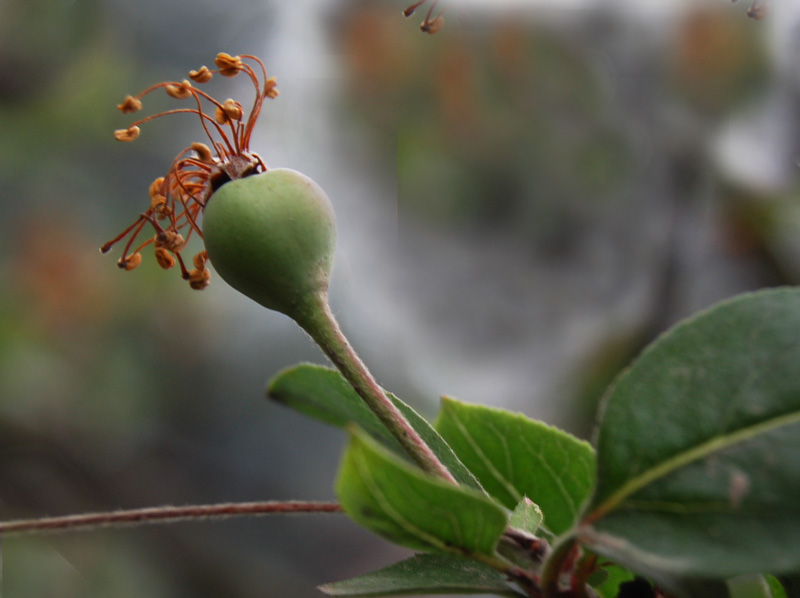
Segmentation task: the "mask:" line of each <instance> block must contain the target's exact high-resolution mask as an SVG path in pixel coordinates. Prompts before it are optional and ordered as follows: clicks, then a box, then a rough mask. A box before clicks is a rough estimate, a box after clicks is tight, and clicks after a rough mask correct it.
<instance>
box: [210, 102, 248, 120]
mask: <svg viewBox="0 0 800 598" xmlns="http://www.w3.org/2000/svg"><path fill="white" fill-rule="evenodd" d="M242 114H243V112H242V105H241V104H240V103H239V102H235V101H233V100H231V99H228V100H225V102H224V103H223V104H222V106H219V107H218V108H217V109H216V111H215V112H214V120H216V121H217V122H218V123H219V124H221V125H226V124H228V123H229V122H231V121H232V120H234V121H235V120H242Z"/></svg>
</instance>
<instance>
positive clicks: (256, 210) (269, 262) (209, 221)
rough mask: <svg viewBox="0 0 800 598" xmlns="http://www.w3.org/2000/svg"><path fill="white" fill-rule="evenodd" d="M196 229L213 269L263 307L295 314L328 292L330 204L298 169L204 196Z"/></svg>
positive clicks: (246, 180) (271, 172) (276, 172)
mask: <svg viewBox="0 0 800 598" xmlns="http://www.w3.org/2000/svg"><path fill="white" fill-rule="evenodd" d="M202 229H203V239H204V241H205V246H206V251H207V252H208V257H209V259H210V260H211V263H212V264H213V266H214V269H215V270H216V271H217V273H218V274H219V275H220V276H221V277H222V278H223V279H224V280H225V282H227V283H228V284H229V285H231V286H232V287H233V288H235V289H237V290H238V291H240V292H241V293H243V294H244V295H247V296H248V297H250V298H251V299H253V300H254V301H256V302H258V303H260V304H261V305H263V306H264V307H266V308H268V309H273V310H275V311H279V312H281V313H284V314H286V315H287V316H289V317H291V318H293V319H297V318H298V316H299V314H300V313H301V312H302V311H303V310H304V309H306V304H307V303H308V302H309V301H310V300H311V298H313V297H315V296H316V295H318V294H319V293H325V292H326V291H327V289H328V280H329V277H330V271H331V266H332V263H333V250H334V245H335V242H336V224H335V219H334V215H333V208H332V206H331V203H330V201H329V200H328V196H327V195H325V192H324V191H323V190H322V189H321V188H320V186H319V185H317V184H316V183H315V182H314V181H312V180H311V179H310V178H308V177H307V176H305V175H304V174H301V173H299V172H297V171H295V170H290V169H286V168H274V169H271V170H268V171H266V172H264V173H261V174H257V175H253V176H249V177H246V178H243V179H237V180H234V181H231V182H229V183H225V184H224V185H222V187H220V188H219V189H218V190H217V191H216V192H214V193H213V194H212V195H211V197H209V199H208V201H207V203H206V207H205V210H204V213H203V225H202Z"/></svg>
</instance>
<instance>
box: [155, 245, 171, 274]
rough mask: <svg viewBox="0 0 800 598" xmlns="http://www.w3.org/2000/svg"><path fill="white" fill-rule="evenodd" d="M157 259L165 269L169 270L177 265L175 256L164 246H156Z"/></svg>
mask: <svg viewBox="0 0 800 598" xmlns="http://www.w3.org/2000/svg"><path fill="white" fill-rule="evenodd" d="M156 261H157V262H158V265H159V266H161V267H162V268H164V270H169V269H170V268H172V266H174V265H175V258H173V257H172V256H171V255H170V254H169V251H167V250H166V249H164V248H163V247H156Z"/></svg>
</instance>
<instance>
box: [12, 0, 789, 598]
mask: <svg viewBox="0 0 800 598" xmlns="http://www.w3.org/2000/svg"><path fill="white" fill-rule="evenodd" d="M573 4H574V6H573V5H570V7H568V8H566V7H564V5H562V6H561V7H560V8H559V3H554V2H545V1H541V2H540V1H538V0H536V1H535V0H529V1H527V2H520V3H518V6H517V7H516V8H512V7H505V6H504V5H503V3H500V2H483V3H481V2H471V3H463V5H460V4H459V3H458V2H455V3H454V6H453V8H452V9H451V10H450V11H449V12H448V14H447V19H446V21H447V22H446V26H445V28H444V29H443V30H442V31H441V32H440V33H439V34H437V35H435V36H426V35H423V34H421V33H419V31H418V30H417V24H418V21H419V20H420V18H421V17H420V15H415V16H414V17H412V19H410V20H406V19H403V18H402V15H401V14H400V11H401V10H402V8H404V3H403V2H402V0H399V1H398V0H387V1H383V2H380V1H357V0H352V1H350V0H294V1H293V2H280V1H279V0H261V1H256V0H242V1H238V2H227V3H218V2H217V3H212V2H208V1H205V0H202V1H193V2H190V1H189V0H176V1H174V2H170V3H163V2H156V1H155V0H143V1H141V2H137V3H132V2H123V1H122V0H3V1H2V2H0V290H1V291H2V292H0V517H2V519H12V518H20V517H34V516H42V515H59V514H67V513H76V512H85V511H93V510H108V509H117V508H134V507H143V506H153V505H160V504H176V505H180V504H193V503H204V502H216V501H252V500H268V499H291V498H297V499H309V500H331V499H333V492H332V490H331V486H332V482H333V479H334V477H335V473H336V468H337V461H338V457H339V455H340V452H341V448H342V446H343V441H344V438H343V435H342V434H341V433H340V432H339V431H336V430H330V429H328V428H325V427H324V426H322V425H320V424H317V423H315V422H309V421H306V420H304V419H302V418H301V417H299V416H297V415H295V414H293V413H291V412H288V411H286V410H283V409H281V408H279V407H277V406H274V405H270V404H268V403H267V402H266V401H265V400H264V398H263V390H264V386H265V383H266V381H267V380H268V378H269V377H270V376H272V375H273V374H274V373H275V372H277V371H279V370H280V369H281V368H283V367H286V366H289V365H292V364H294V363H296V362H298V361H303V360H310V361H315V362H323V358H322V355H321V354H320V353H319V351H318V350H316V348H315V347H313V346H312V345H311V343H310V341H309V340H308V339H307V338H305V337H304V336H303V335H302V334H301V333H300V332H299V330H297V329H296V328H295V327H294V325H293V324H292V323H291V322H290V321H288V320H286V319H285V318H284V317H283V316H280V315H278V314H274V313H267V312H265V311H264V310H263V309H261V308H259V307H258V306H256V305H253V304H251V302H249V301H248V300H247V299H245V298H244V297H242V296H240V295H238V294H237V293H236V292H235V291H233V290H232V289H230V288H227V287H226V286H225V285H224V284H223V283H222V282H221V281H220V280H219V278H218V277H214V279H213V281H212V286H211V287H210V288H209V289H207V290H205V291H203V292H202V293H197V292H194V291H191V290H190V289H189V288H188V285H186V284H185V283H184V282H182V281H181V280H179V277H178V276H177V275H176V274H174V273H172V272H169V273H164V272H163V271H161V270H160V269H159V268H158V267H157V266H156V265H155V262H154V260H152V259H149V257H148V256H145V260H144V263H143V265H142V266H141V267H140V268H139V269H137V270H136V271H134V272H131V273H127V272H122V271H119V270H118V269H117V268H116V265H115V262H116V259H117V257H118V254H119V249H117V250H115V251H114V252H112V253H111V254H110V255H105V256H104V255H101V254H100V253H99V252H98V250H97V248H98V247H99V246H100V245H101V244H102V243H103V242H105V241H107V240H108V239H110V238H112V237H114V236H115V235H116V234H117V233H118V232H119V231H120V230H122V229H123V228H124V227H125V226H127V225H128V224H129V223H130V222H131V221H132V220H133V219H134V218H135V217H136V216H137V215H138V213H139V212H140V211H141V210H143V209H144V206H145V205H146V203H147V201H148V199H147V188H148V186H149V184H150V182H151V181H152V180H153V179H154V178H155V177H156V176H159V175H162V174H163V173H164V171H165V170H166V168H167V167H168V165H169V163H170V161H171V160H172V158H173V157H174V156H175V154H177V153H178V152H179V151H180V150H181V149H182V148H184V147H185V146H187V145H188V144H189V143H191V142H192V141H195V140H202V138H201V136H200V131H199V130H198V127H197V126H196V122H194V121H193V120H191V119H189V118H185V119H182V118H179V117H176V118H175V119H171V120H162V121H157V122H155V123H150V124H148V125H146V126H145V127H143V131H142V135H141V137H140V138H139V139H138V140H137V141H136V142H135V143H132V144H120V143H117V142H115V141H114V139H113V137H112V131H113V130H114V129H118V128H123V127H126V126H127V124H128V123H129V122H130V121H129V120H127V118H126V117H125V116H123V115H121V114H120V113H119V112H118V111H117V110H116V109H115V106H116V104H117V103H119V102H120V101H121V100H122V98H123V97H124V96H125V95H127V94H129V93H136V92H137V91H139V90H140V89H143V88H145V87H147V86H149V85H150V84H152V83H155V82H158V81H161V80H165V79H177V80H181V79H183V78H185V77H186V75H187V73H188V71H189V70H191V69H196V68H198V67H199V66H201V65H202V64H211V63H212V62H213V58H214V56H215V55H216V53H217V52H219V51H226V52H230V53H232V54H238V53H252V54H257V55H259V56H260V57H261V58H262V59H263V60H264V62H265V64H266V65H267V69H268V70H269V72H270V74H271V75H275V76H276V77H277V78H278V83H279V86H278V87H279V89H280V90H281V96H280V97H279V98H278V99H277V100H276V101H274V102H270V103H269V104H268V105H267V107H266V111H265V113H264V114H263V116H262V119H261V121H260V126H259V128H258V129H257V133H256V135H255V138H254V140H253V144H252V146H253V149H254V150H255V151H257V152H258V153H260V155H261V156H262V157H263V158H264V159H265V160H266V162H267V163H268V164H269V165H272V166H287V167H292V168H296V169H298V170H301V171H303V172H305V173H306V174H308V175H309V176H311V177H312V178H314V179H316V180H317V181H318V182H319V183H320V184H321V185H322V187H323V188H325V189H326V191H327V192H328V194H329V196H330V197H331V199H332V201H333V203H334V206H335V209H336V211H337V216H338V220H339V231H340V242H339V248H338V253H337V263H336V270H335V274H334V281H333V288H332V295H333V303H334V308H335V311H336V312H337V314H338V316H339V317H340V319H341V321H342V324H343V327H344V328H345V329H346V331H347V332H348V334H349V335H350V336H351V340H352V341H353V343H354V344H355V345H356V347H357V349H358V350H359V351H360V352H361V353H362V357H363V358H364V359H365V361H366V362H367V363H368V364H369V365H370V366H371V367H372V368H373V369H374V372H375V374H376V376H377V378H378V379H379V381H380V382H381V383H382V384H384V385H385V386H386V387H387V388H390V389H392V390H393V391H395V392H396V393H397V394H399V395H400V396H402V397H404V398H405V399H406V400H408V401H409V402H411V403H412V404H414V405H415V406H416V407H417V408H419V409H420V410H421V411H422V412H424V413H426V414H428V415H431V416H433V415H434V414H435V411H436V401H437V397H438V396H439V395H441V394H450V395H454V396H458V397H459V398H462V399H465V400H471V401H476V402H484V403H489V404H493V405H498V406H504V407H507V408H510V409H514V410H520V411H523V412H525V413H527V414H528V415H530V416H533V417H538V418H541V419H545V420H547V421H549V422H551V423H555V424H558V425H561V426H564V427H566V428H568V429H570V430H571V431H573V432H574V433H576V434H579V435H581V436H584V437H590V435H591V428H592V422H593V418H594V412H595V409H596V406H597V402H598V400H599V398H600V396H601V395H602V391H603V389H604V388H605V386H606V385H607V384H608V382H609V381H610V380H611V379H612V377H613V375H614V374H615V373H616V372H618V371H619V369H621V368H622V367H623V366H624V365H625V364H626V363H627V362H628V361H629V360H630V359H631V358H632V357H633V356H634V355H635V354H636V353H637V352H638V351H639V350H640V349H641V347H642V346H644V345H645V344H646V343H647V342H649V341H650V340H651V339H652V338H653V337H654V336H655V335H657V334H658V333H660V332H661V331H663V330H664V329H665V328H666V327H667V326H669V325H670V324H672V323H674V322H675V321H676V320H678V319H680V318H682V317H684V316H686V315H688V314H690V313H692V312H694V311H696V310H697V309H701V308H703V307H705V306H707V305H709V304H711V303H713V302H714V301H717V300H719V299H722V298H725V297H728V296H731V295H733V294H736V293H739V292H742V291H746V290H749V289H755V288H760V287H764V286H773V285H779V284H796V283H798V281H800V259H799V258H800V200H798V182H799V181H798V166H797V158H798V156H800V147H798V146H800V141H798V140H800V136H798V134H797V132H798V129H799V128H800V127H799V126H798V125H799V124H800V119H798V97H799V93H798V92H799V89H800V88H799V85H800V63H798V59H797V56H799V55H800V54H798V52H797V42H796V41H795V40H794V39H793V38H792V35H791V31H792V30H793V29H792V28H793V27H796V26H797V24H798V22H800V14H798V13H800V11H798V10H797V9H796V8H792V7H791V6H790V4H791V3H789V2H775V3H774V4H775V6H774V10H773V14H772V15H770V16H769V17H768V18H767V19H765V20H763V21H759V22H755V21H752V20H749V19H747V18H746V17H745V15H744V12H745V10H746V6H743V5H742V3H739V4H736V5H731V4H730V3H729V2H728V1H727V0H705V1H703V0H697V1H684V2H681V1H679V0H675V1H672V2H670V1H667V0H665V1H664V2H662V3H656V2H653V3H645V4H646V6H645V7H642V6H638V4H641V3H637V2H633V1H632V2H626V1H622V0H620V1H618V2H611V3H609V2H602V1H599V0H598V1H597V2H592V1H590V0H585V1H583V2H576V3H573ZM210 85H211V86H213V87H210V88H209V89H211V90H212V91H213V92H214V93H215V94H217V95H218V96H219V97H221V98H222V99H224V98H227V97H229V96H232V97H241V98H242V101H243V103H244V104H245V105H247V103H249V98H250V96H249V95H248V94H249V89H247V86H246V84H245V82H244V81H239V80H223V81H216V80H215V81H214V82H212V83H211V84H210ZM172 101H173V100H170V98H166V97H160V96H159V94H156V95H155V96H153V97H152V98H148V101H146V102H145V111H146V112H147V111H149V110H152V111H158V110H162V109H167V108H169V107H171V106H172V105H173V104H171V102H172ZM404 554H405V552H404V551H401V550H399V549H395V548H393V547H391V546H389V545H387V544H386V543H384V542H382V541H380V540H378V539H375V538H373V537H371V536H370V535H369V534H367V533H366V532H363V531H361V530H359V529H357V528H356V527H355V525H353V524H350V523H349V522H348V521H347V520H346V519H345V518H344V517H341V516H298V517H292V518H259V519H247V520H236V521H228V522H220V523H203V522H199V523H186V524H179V525H175V526H167V527H148V528H139V529H135V530H130V529H125V530H107V531H102V532H92V533H86V534H72V535H62V536H58V537H49V538H24V539H5V540H3V541H2V590H3V596H4V597H7V598H17V597H38V596H59V597H69V596H81V597H86V596H91V597H96V596H114V597H122V598H126V597H140V596H148V597H152V596H163V597H170V598H171V597H174V598H178V597H188V596H193V597H194V596H215V597H216V596H228V597H231V598H234V597H239V596H241V597H245V596H248V597H249V596H265V597H272V596H298V597H304V596H309V597H310V596H317V595H318V593H317V592H316V590H315V589H314V588H315V586H316V585H318V584H320V583H323V582H326V581H332V580H336V579H341V578H345V577H348V576H352V575H355V574H358V573H362V572H365V571H367V570H370V569H372V568H376V567H378V566H382V565H385V564H389V563H390V562H392V561H393V560H396V559H398V558H399V557H401V556H403V555H404Z"/></svg>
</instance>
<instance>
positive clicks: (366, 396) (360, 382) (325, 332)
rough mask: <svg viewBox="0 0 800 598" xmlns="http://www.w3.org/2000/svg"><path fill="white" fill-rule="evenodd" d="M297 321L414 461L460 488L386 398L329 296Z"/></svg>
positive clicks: (318, 299) (310, 306) (316, 300)
mask: <svg viewBox="0 0 800 598" xmlns="http://www.w3.org/2000/svg"><path fill="white" fill-rule="evenodd" d="M293 317H294V320H295V321H296V322H297V323H298V324H299V325H300V326H301V327H302V328H303V330H305V331H306V332H307V333H308V334H309V335H310V336H311V338H312V339H314V342H316V343H317V345H319V347H320V348H321V349H322V350H323V352H324V353H325V354H326V355H327V356H328V358H329V359H330V360H331V361H332V362H333V364H334V365H335V366H336V367H337V369H338V370H339V371H340V372H341V374H342V376H344V378H345V380H347V381H348V382H349V383H350V385H351V386H352V387H353V388H354V389H355V391H356V392H357V393H358V395H359V396H360V397H361V398H362V399H363V400H364V403H366V405H367V407H369V408H370V410H371V411H372V412H373V413H374V414H375V415H377V416H378V418H379V419H380V420H381V422H382V423H383V425H385V426H386V428H387V429H388V430H389V432H391V433H392V435H393V436H394V437H395V438H397V440H398V441H399V442H400V444H401V445H402V446H403V448H404V449H405V450H406V452H407V453H408V454H409V455H410V456H411V458H412V459H414V461H416V462H417V464H418V465H419V466H420V467H421V468H422V469H423V470H425V471H427V472H428V473H430V474H432V475H435V476H438V477H440V478H442V479H444V480H446V481H448V482H450V483H451V484H454V485H458V482H457V481H456V479H455V478H454V477H453V474H451V473H450V471H449V470H448V469H447V467H445V465H444V464H443V463H442V462H441V461H440V460H439V458H438V457H437V456H436V455H435V454H434V452H433V451H432V450H431V448H430V447H429V446H428V445H427V444H426V443H425V441H424V440H423V439H422V437H421V436H420V435H419V434H418V433H417V431H416V430H415V429H414V428H413V427H412V426H411V424H410V423H409V422H408V420H407V419H406V418H405V417H404V416H403V414H402V413H400V411H399V410H398V409H397V407H395V405H394V403H393V402H392V401H391V399H389V397H388V396H386V393H385V392H384V390H383V389H382V388H381V387H380V386H379V385H378V383H377V382H376V381H375V378H374V377H373V376H372V374H371V373H370V371H369V370H368V369H367V366H365V365H364V362H363V361H361V359H360V358H359V357H358V354H357V353H356V352H355V351H354V350H353V347H352V346H350V343H349V342H348V341H347V338H346V337H345V336H344V334H343V333H342V330H341V328H339V324H338V322H337V321H336V318H335V317H334V316H333V314H332V313H331V310H330V306H329V305H328V297H327V294H326V293H320V294H318V295H315V296H314V297H313V301H310V302H309V303H308V304H305V305H303V306H302V308H301V309H299V310H298V312H297V313H295V314H293Z"/></svg>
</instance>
